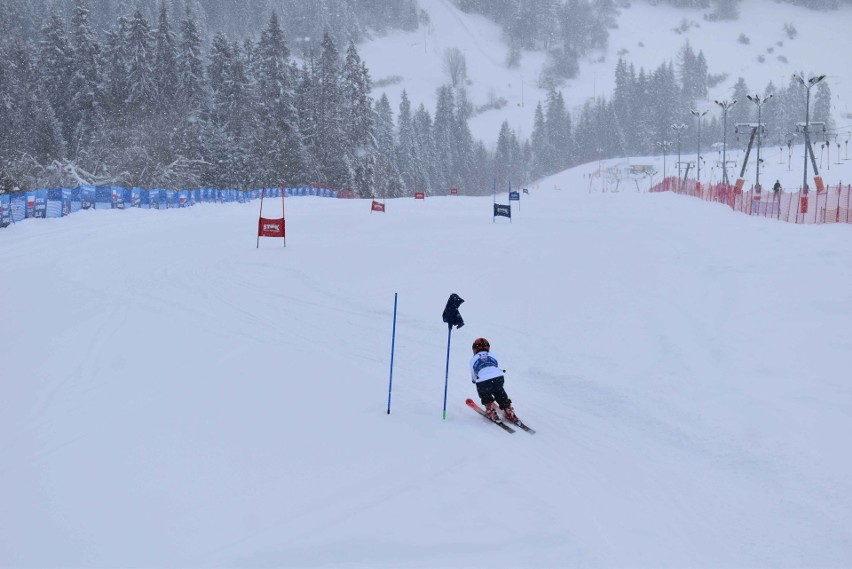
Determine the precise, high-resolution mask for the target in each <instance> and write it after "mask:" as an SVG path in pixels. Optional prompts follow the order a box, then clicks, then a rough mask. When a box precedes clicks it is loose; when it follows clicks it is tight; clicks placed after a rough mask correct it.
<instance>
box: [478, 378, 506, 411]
mask: <svg viewBox="0 0 852 569" xmlns="http://www.w3.org/2000/svg"><path fill="white" fill-rule="evenodd" d="M503 381H504V378H503V376H502V375H501V376H500V377H495V378H494V379H487V380H485V381H480V382H477V384H476V392H477V393H478V394H479V400H480V401H482V404H483V405H488V404H489V403H491V402H492V401H496V402H497V405H499V406H500V409H505V408H506V407H510V406H511V405H512V400H511V399H509V396H508V395H506V390H505V389H503Z"/></svg>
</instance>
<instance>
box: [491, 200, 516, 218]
mask: <svg viewBox="0 0 852 569" xmlns="http://www.w3.org/2000/svg"><path fill="white" fill-rule="evenodd" d="M501 216H502V217H508V218H509V219H510V220H511V219H512V206H511V205H503V204H499V203H496V204H494V217H501Z"/></svg>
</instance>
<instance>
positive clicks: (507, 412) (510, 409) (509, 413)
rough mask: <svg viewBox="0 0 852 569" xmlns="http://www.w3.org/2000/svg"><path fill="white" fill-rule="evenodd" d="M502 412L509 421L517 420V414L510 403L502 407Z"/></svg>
mask: <svg viewBox="0 0 852 569" xmlns="http://www.w3.org/2000/svg"><path fill="white" fill-rule="evenodd" d="M503 414H504V415H506V420H507V421H509V422H510V423H514V422H515V421H517V420H518V416H517V415H515V409H514V408H513V407H512V406H511V405H509V406H508V407H506V408H504V409H503Z"/></svg>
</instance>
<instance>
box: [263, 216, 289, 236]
mask: <svg viewBox="0 0 852 569" xmlns="http://www.w3.org/2000/svg"><path fill="white" fill-rule="evenodd" d="M257 236H258V237H284V218H279V219H269V218H266V217H261V218H260V220H259V221H258V223H257Z"/></svg>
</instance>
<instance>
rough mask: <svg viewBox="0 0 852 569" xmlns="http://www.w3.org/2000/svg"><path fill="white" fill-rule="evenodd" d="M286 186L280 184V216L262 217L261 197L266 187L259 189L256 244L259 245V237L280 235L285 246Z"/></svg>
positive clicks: (263, 195)
mask: <svg viewBox="0 0 852 569" xmlns="http://www.w3.org/2000/svg"><path fill="white" fill-rule="evenodd" d="M285 193H286V188H285V187H284V185H283V184H282V185H281V217H263V198H264V197H265V194H266V189H262V190H261V191H260V213H259V214H258V216H257V245H256V247H260V238H261V237H280V238H282V239H284V246H285V247H286V246H287V239H286V238H285V237H284V235H285V234H284V217H285V215H284V194H285Z"/></svg>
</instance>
